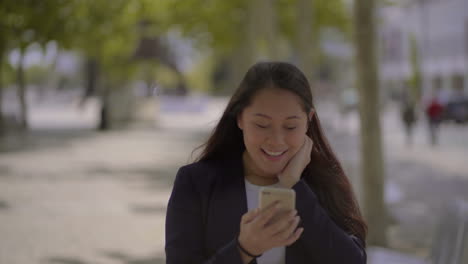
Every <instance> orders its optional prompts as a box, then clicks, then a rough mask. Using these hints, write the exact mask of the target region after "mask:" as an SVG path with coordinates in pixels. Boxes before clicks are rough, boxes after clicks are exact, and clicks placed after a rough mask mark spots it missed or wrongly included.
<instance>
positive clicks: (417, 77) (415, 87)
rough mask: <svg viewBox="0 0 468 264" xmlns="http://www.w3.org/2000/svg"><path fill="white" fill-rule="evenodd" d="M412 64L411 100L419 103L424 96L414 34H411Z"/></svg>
mask: <svg viewBox="0 0 468 264" xmlns="http://www.w3.org/2000/svg"><path fill="white" fill-rule="evenodd" d="M409 41H410V65H411V78H410V80H409V84H410V89H411V90H410V91H407V92H409V94H410V96H411V98H410V99H411V102H412V103H414V104H419V103H420V100H421V96H422V83H421V82H422V76H421V69H420V65H421V64H420V61H419V51H418V43H417V41H416V37H415V36H414V35H410V37H409Z"/></svg>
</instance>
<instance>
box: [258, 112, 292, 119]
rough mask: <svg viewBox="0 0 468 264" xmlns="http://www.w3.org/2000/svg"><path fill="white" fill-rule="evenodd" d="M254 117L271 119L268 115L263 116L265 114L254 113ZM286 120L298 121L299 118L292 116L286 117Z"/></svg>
mask: <svg viewBox="0 0 468 264" xmlns="http://www.w3.org/2000/svg"><path fill="white" fill-rule="evenodd" d="M254 116H260V117H264V118H268V119H272V118H271V116H268V115H265V114H262V113H256V114H254ZM286 119H300V117H298V116H296V115H293V116H288V117H287V118H286Z"/></svg>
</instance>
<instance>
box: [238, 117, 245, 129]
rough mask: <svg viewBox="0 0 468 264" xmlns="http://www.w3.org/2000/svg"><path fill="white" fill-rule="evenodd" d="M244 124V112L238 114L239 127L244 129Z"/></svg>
mask: <svg viewBox="0 0 468 264" xmlns="http://www.w3.org/2000/svg"><path fill="white" fill-rule="evenodd" d="M243 126H244V124H243V122H242V114H238V115H237V127H238V128H239V129H240V130H242V129H243V128H244V127H243Z"/></svg>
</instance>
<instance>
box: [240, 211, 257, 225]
mask: <svg viewBox="0 0 468 264" xmlns="http://www.w3.org/2000/svg"><path fill="white" fill-rule="evenodd" d="M259 212H260V209H259V208H257V209H254V210H250V211H248V212H247V213H245V214H244V215H243V216H242V220H241V222H242V223H245V224H246V223H249V222H251V221H252V220H254V219H255V217H257V215H258V213H259Z"/></svg>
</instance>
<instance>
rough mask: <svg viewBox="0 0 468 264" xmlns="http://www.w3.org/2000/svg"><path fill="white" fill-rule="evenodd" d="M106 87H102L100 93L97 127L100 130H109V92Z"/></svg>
mask: <svg viewBox="0 0 468 264" xmlns="http://www.w3.org/2000/svg"><path fill="white" fill-rule="evenodd" d="M108 89H109V88H108V87H104V91H103V92H102V94H101V111H100V113H99V114H100V119H99V126H98V129H99V130H100V131H106V130H110V128H111V118H110V111H111V109H110V92H109V90H108Z"/></svg>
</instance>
